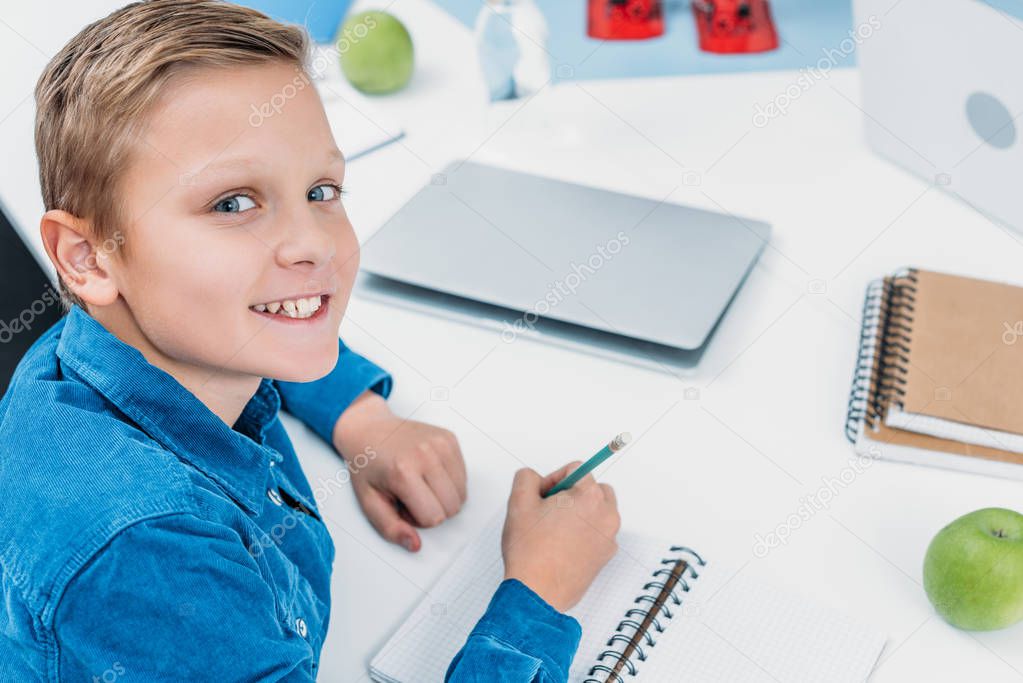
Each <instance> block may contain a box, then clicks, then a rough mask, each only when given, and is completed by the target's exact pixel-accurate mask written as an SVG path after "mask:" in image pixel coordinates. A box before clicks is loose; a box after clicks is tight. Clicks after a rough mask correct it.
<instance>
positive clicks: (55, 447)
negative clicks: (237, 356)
mask: <svg viewBox="0 0 1023 683" xmlns="http://www.w3.org/2000/svg"><path fill="white" fill-rule="evenodd" d="M390 386H391V380H390V377H389V376H388V375H387V373H385V372H384V371H383V370H381V369H380V368H378V367H377V366H375V365H374V364H372V363H371V362H369V361H368V360H366V359H364V358H362V357H360V356H358V355H357V354H355V353H353V352H352V351H350V350H348V349H347V348H346V347H345V346H344V344H343V343H342V344H341V354H340V358H339V361H338V364H337V367H336V368H335V369H334V370H333V371H332V372H331V373H330V374H329V375H328V376H326V377H324V378H322V379H320V380H318V381H316V382H310V383H305V384H293V383H288V382H275V381H270V380H264V381H263V382H262V383H261V384H260V386H259V389H258V391H257V392H256V394H255V395H254V396H253V397H252V399H251V400H250V401H249V403H248V404H247V405H246V407H245V409H244V411H243V412H242V414H241V416H240V417H239V419H238V421H237V423H235V425H234V426H233V428H232V427H228V426H227V425H226V424H225V423H224V422H223V421H222V420H220V418H218V417H217V416H216V415H215V414H214V413H212V412H211V411H210V410H209V409H208V408H207V407H206V406H205V405H204V404H203V403H202V402H201V401H199V400H198V399H197V398H196V397H195V396H194V395H193V394H192V393H191V392H189V391H188V390H187V389H185V388H184V387H183V386H182V385H181V384H179V383H178V382H177V381H176V380H174V378H173V377H171V376H170V375H169V374H167V373H166V372H164V371H162V370H160V369H159V368H157V367H155V366H153V365H151V364H150V363H148V362H147V361H146V360H145V358H144V357H143V356H142V354H141V353H140V352H139V351H138V350H137V349H135V348H134V347H132V346H129V345H127V344H125V343H123V342H121V341H120V340H118V339H117V338H116V337H115V336H114V335H112V334H110V333H109V332H108V331H107V330H106V329H105V328H104V327H103V326H102V325H100V324H99V323H98V322H97V321H96V320H94V319H93V318H92V317H90V316H89V315H88V314H87V313H86V312H85V311H84V310H82V309H81V308H79V307H77V306H74V307H72V309H71V311H70V312H69V313H68V315H67V316H65V317H64V318H63V319H62V320H61V321H60V322H58V323H57V324H56V325H54V327H53V328H51V329H50V330H48V331H47V332H46V333H45V334H44V335H43V336H42V337H41V338H40V339H39V340H38V341H37V342H36V343H35V344H34V345H33V346H32V348H31V349H30V350H29V351H28V353H27V354H26V356H25V358H24V359H23V360H22V362H21V363H20V365H19V366H18V369H17V371H16V373H15V375H14V378H13V379H12V381H11V384H10V387H9V389H8V392H7V394H6V395H5V396H4V398H3V400H2V401H0V501H2V502H0V588H2V598H3V603H2V605H0V680H4V681H7V680H16V681H29V680H48V681H73V680H85V681H92V680H100V681H116V680H119V679H121V677H122V676H123V677H124V678H125V680H126V681H127V680H140V681H160V680H216V681H234V680H238V681H254V680H260V681H262V680H273V681H277V680H287V681H310V680H314V679H315V678H316V675H317V667H318V664H319V657H320V648H321V646H322V645H323V640H324V636H325V634H326V631H327V622H328V618H329V615H330V574H331V568H332V562H333V559H334V545H333V543H332V541H331V539H330V535H329V534H328V532H327V529H326V527H325V526H324V524H323V521H322V519H321V517H320V513H319V510H318V508H317V502H316V500H315V499H314V496H313V492H312V491H311V489H310V486H309V483H308V481H307V480H306V477H305V475H304V473H303V472H302V469H301V467H300V465H299V462H298V460H297V459H296V457H295V452H294V450H293V448H292V445H291V442H290V440H289V438H288V435H287V433H286V432H285V430H284V427H283V425H282V424H281V421H280V419H279V417H278V412H279V409H280V408H281V407H283V408H284V409H285V410H288V411H289V412H291V413H293V414H294V415H295V416H296V417H298V418H299V419H300V420H302V421H303V422H304V423H305V424H307V425H308V426H309V427H310V428H311V429H313V430H314V431H315V432H316V433H317V434H319V435H320V436H321V437H323V438H324V439H326V440H327V442H328V443H329V442H330V438H331V433H332V431H333V427H334V424H335V422H336V421H337V418H338V417H339V416H340V414H341V412H342V411H343V410H344V408H345V407H347V406H348V405H349V404H350V403H351V402H352V401H353V400H354V399H355V398H356V397H357V396H358V395H360V394H361V393H363V392H364V391H366V390H367V389H372V390H374V391H377V392H379V393H380V394H382V395H384V396H386V395H387V394H388V393H389V391H390ZM341 609H344V606H343V605H342V606H341ZM578 639H579V626H578V624H577V622H575V620H573V619H571V618H569V617H567V616H565V615H563V614H560V613H558V612H556V611H555V610H553V609H552V608H551V607H550V606H549V605H547V604H546V603H545V602H544V601H543V600H541V599H540V598H539V597H538V596H537V595H536V594H535V593H533V592H532V591H530V590H529V589H528V588H526V587H525V586H524V585H522V584H521V583H519V582H517V581H506V582H504V583H503V584H502V585H501V587H500V588H499V590H498V591H497V593H496V594H495V596H494V598H493V601H492V602H491V604H490V607H489V609H488V610H487V612H486V614H485V615H484V616H483V618H482V619H481V620H480V622H479V624H478V625H477V626H476V628H475V630H474V631H473V633H472V635H470V637H469V639H468V641H467V643H466V644H465V646H464V647H463V649H462V651H461V652H460V653H459V655H458V657H457V658H456V659H455V661H454V662H452V665H451V668H450V670H449V672H448V678H449V680H451V681H469V680H488V681H495V680H502V681H563V680H566V678H567V671H568V666H569V663H570V662H571V659H572V656H573V654H574V652H575V649H576V647H577V646H578ZM498 672H500V673H498Z"/></svg>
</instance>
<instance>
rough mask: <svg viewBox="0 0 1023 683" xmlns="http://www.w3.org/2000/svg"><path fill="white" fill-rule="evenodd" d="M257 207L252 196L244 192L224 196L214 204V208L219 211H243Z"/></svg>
mask: <svg viewBox="0 0 1023 683" xmlns="http://www.w3.org/2000/svg"><path fill="white" fill-rule="evenodd" d="M254 208H256V202H254V201H252V197H250V196H248V195H244V194H234V195H231V196H230V197H224V198H223V199H221V200H220V201H219V202H217V203H216V204H214V205H213V210H214V211H216V212H218V213H241V212H242V211H248V210H249V209H254Z"/></svg>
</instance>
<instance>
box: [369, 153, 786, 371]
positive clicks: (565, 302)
mask: <svg viewBox="0 0 1023 683" xmlns="http://www.w3.org/2000/svg"><path fill="white" fill-rule="evenodd" d="M770 232H771V230H770V226H769V225H767V224H766V223H763V222H761V221H757V220H751V219H748V218H740V217H737V216H732V215H725V214H720V213H713V212H709V211H703V210H700V209H694V208H689V207H685V206H680V205H677V204H671V203H667V202H658V201H656V200H651V199H646V198H642V197H636V196H631V195H626V194H619V193H615V192H608V191H606V190H600V189H597V188H593V187H586V186H583V185H576V184H573V183H567V182H562V181H559V180H553V179H550V178H544V177H540V176H536V175H530V174H525V173H518V172H514V171H509V170H505V169H501V168H496V167H493V166H487V165H483V164H477V163H472V162H456V163H453V164H451V165H449V166H448V167H447V168H446V169H445V170H444V171H443V172H442V173H440V174H437V175H436V176H434V178H433V181H432V182H431V184H429V185H427V186H426V187H424V188H422V189H421V190H420V191H419V192H418V193H416V194H415V196H413V197H412V199H410V200H409V201H408V203H406V204H405V205H404V206H403V207H402V208H401V209H399V210H398V212H397V213H396V214H395V215H394V216H392V217H391V218H390V219H389V220H388V221H387V222H386V223H385V224H384V225H383V226H382V227H381V228H380V229H379V231H378V232H377V233H375V234H374V235H373V236H372V237H370V238H369V239H368V240H367V242H366V244H365V245H363V249H362V270H363V275H362V277H361V279H360V283H359V287H358V289H357V294H359V295H362V296H366V297H370V298H375V299H382V300H386V301H388V302H391V303H396V304H398V305H402V306H406V307H410V308H414V309H417V310H426V311H429V312H431V313H434V314H440V315H444V316H447V317H453V318H456V319H461V320H470V321H472V322H474V323H477V324H485V325H488V326H491V327H494V328H495V329H499V330H500V332H501V338H502V339H503V340H504V341H506V342H511V341H514V340H515V339H518V338H520V337H523V338H532V339H543V340H547V341H550V342H553V343H558V344H564V345H568V346H571V347H572V348H576V349H581V350H585V351H588V352H591V353H596V354H599V355H610V356H613V357H615V358H618V359H624V360H627V361H631V362H636V363H640V364H643V365H648V366H654V367H659V368H661V369H666V370H669V371H672V372H674V371H675V370H676V369H685V368H691V367H692V366H693V365H695V364H696V362H697V361H698V360H699V357H700V355H701V354H702V353H703V350H704V348H705V347H706V345H707V342H708V340H709V338H710V337H711V335H712V333H713V331H714V329H715V327H716V326H717V323H718V321H719V320H720V319H721V316H722V314H723V313H724V311H725V309H726V308H727V307H728V304H729V303H730V302H731V300H732V298H733V297H734V295H735V293H736V291H737V290H738V288H739V287H740V285H741V284H742V282H743V280H744V279H745V278H746V275H747V273H748V272H749V270H750V268H751V266H752V265H753V263H754V262H755V261H756V259H757V257H758V255H759V254H760V252H761V250H763V248H764V245H765V244H766V243H767V241H768V239H769V236H770Z"/></svg>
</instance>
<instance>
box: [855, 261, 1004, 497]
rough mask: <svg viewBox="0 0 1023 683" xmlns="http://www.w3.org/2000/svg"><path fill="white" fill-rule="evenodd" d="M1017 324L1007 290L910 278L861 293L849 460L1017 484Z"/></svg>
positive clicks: (956, 279)
mask: <svg viewBox="0 0 1023 683" xmlns="http://www.w3.org/2000/svg"><path fill="white" fill-rule="evenodd" d="M1019 321H1023V289H1021V288H1019V287H1015V286H1012V285H1007V284H1002V283H996V282H988V281H984V280H978V279H973V278H966V277H961V276H956V275H947V274H943V273H935V272H931V271H923V270H915V269H910V270H906V271H902V272H900V273H897V274H895V275H893V276H890V277H887V278H884V279H883V280H879V281H876V282H874V283H871V285H870V287H869V288H868V291H867V297H866V302H865V305H864V315H863V322H864V325H863V332H862V334H861V340H860V353H859V358H858V362H857V370H856V375H855V378H854V381H853V390H852V395H851V397H850V402H849V414H848V417H847V423H846V434H847V436H849V438H850V440H852V441H853V442H854V443H855V444H856V449H857V451H858V452H862V453H866V454H871V455H874V456H876V457H882V458H886V459H892V460H903V461H908V462H914V463H919V464H932V465H937V466H943V467H952V468H954V469H962V470H968V471H977V472H983V473H988V474H997V475H1000V476H1010V477H1014V478H1023V468H1017V467H1016V465H1019V464H1023V322H1021V323H1019V325H1017V322H1019ZM1017 332H1019V334H1017Z"/></svg>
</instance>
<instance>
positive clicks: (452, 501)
mask: <svg viewBox="0 0 1023 683" xmlns="http://www.w3.org/2000/svg"><path fill="white" fill-rule="evenodd" d="M425 478H426V483H427V484H429V485H430V488H431V489H433V494H434V496H436V498H437V500H438V501H440V504H441V507H442V508H444V514H445V516H446V517H454V516H455V515H456V514H457V513H458V510H459V508H461V507H462V496H461V494H459V493H458V488H457V487H456V486H455V482H454V481H453V480H452V479H451V474H449V473H448V471H447V470H446V469H445V468H444V467H443V466H438V467H433V468H430V469H429V470H427V471H426V475H425Z"/></svg>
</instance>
